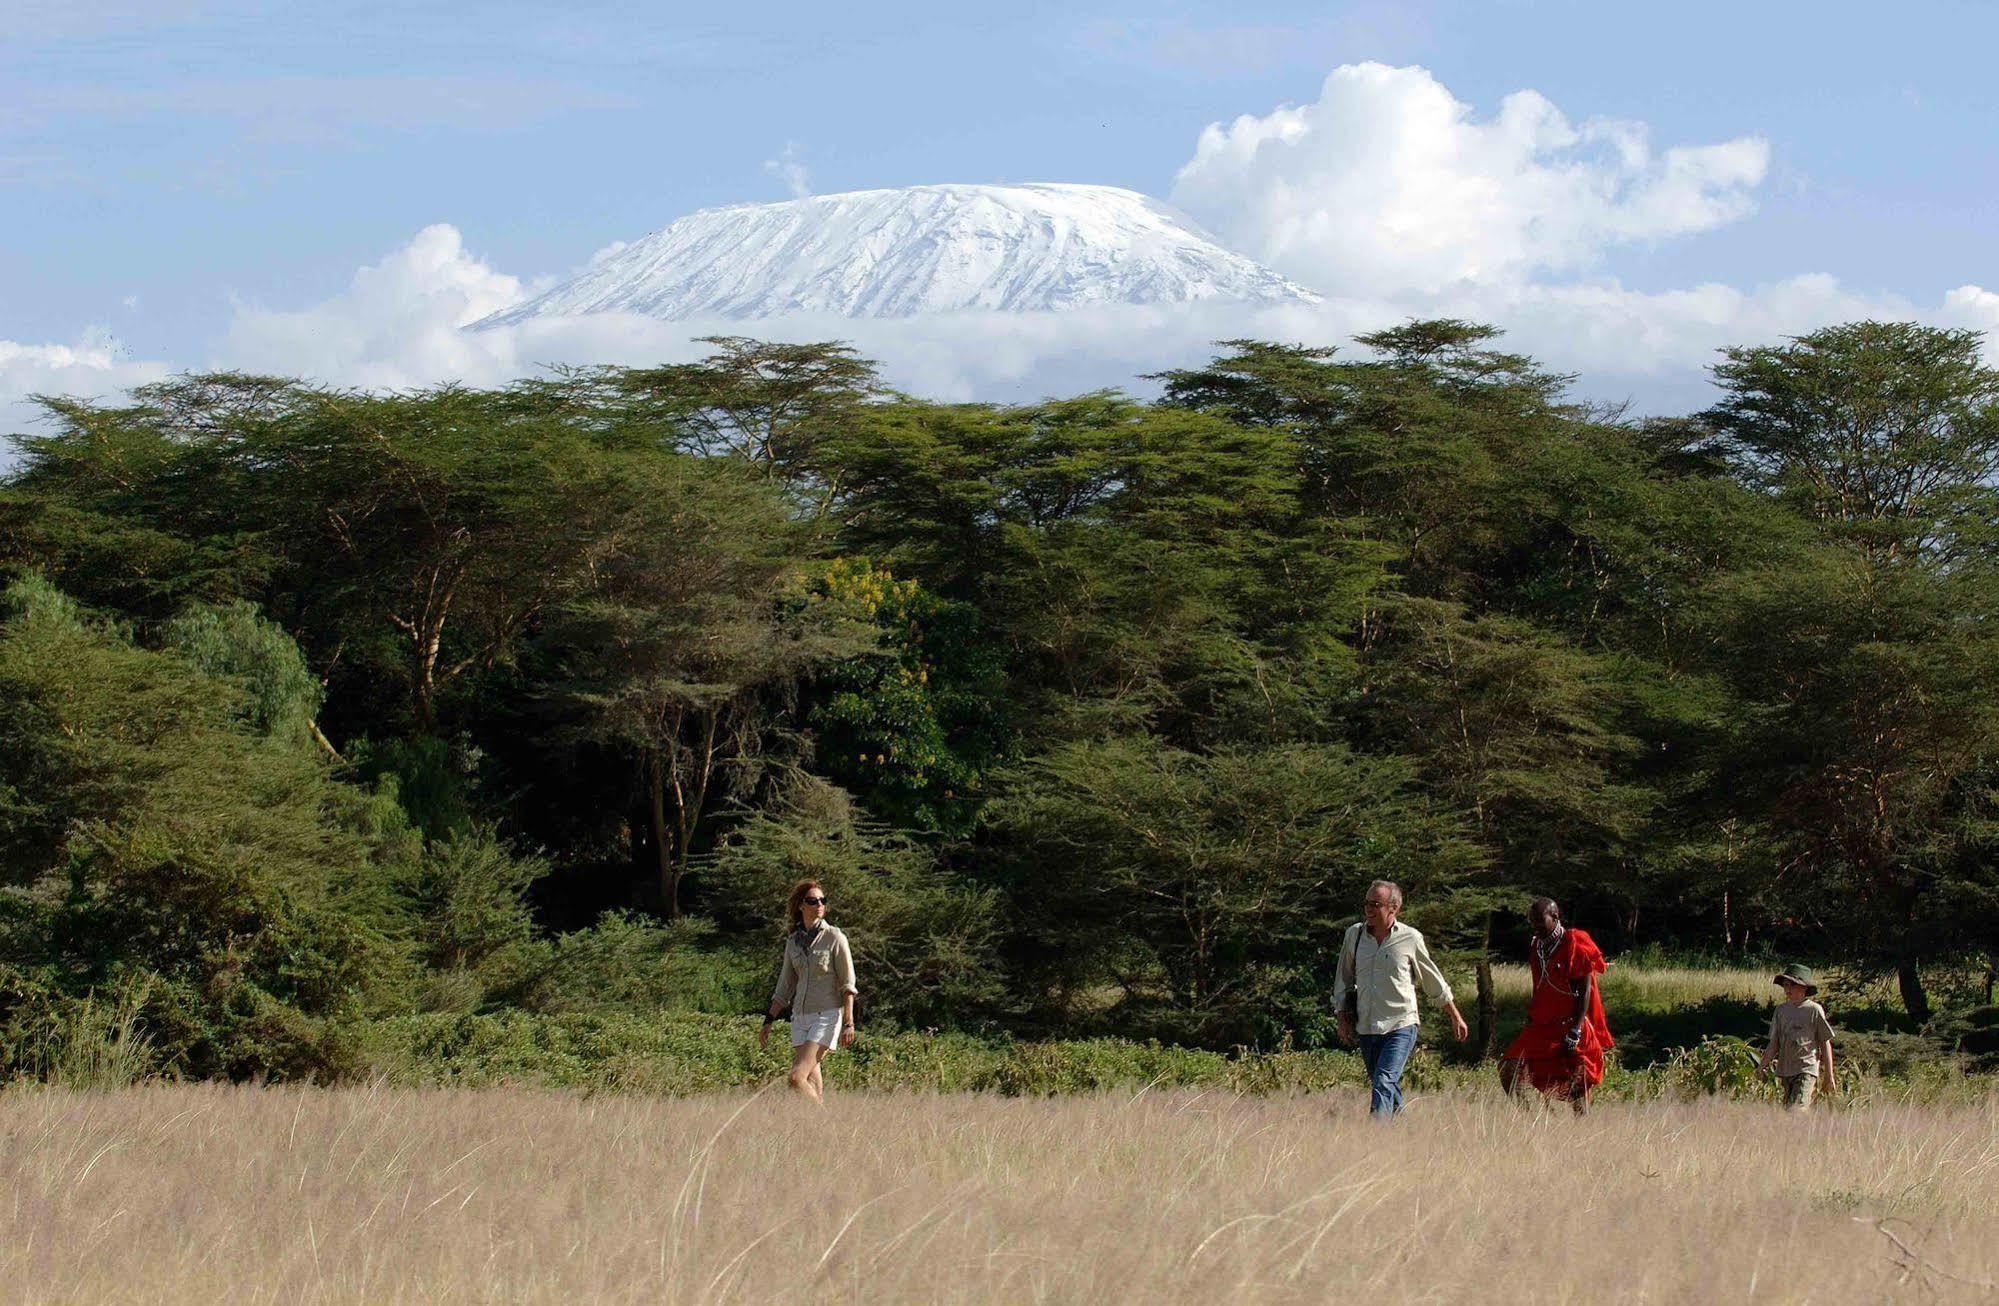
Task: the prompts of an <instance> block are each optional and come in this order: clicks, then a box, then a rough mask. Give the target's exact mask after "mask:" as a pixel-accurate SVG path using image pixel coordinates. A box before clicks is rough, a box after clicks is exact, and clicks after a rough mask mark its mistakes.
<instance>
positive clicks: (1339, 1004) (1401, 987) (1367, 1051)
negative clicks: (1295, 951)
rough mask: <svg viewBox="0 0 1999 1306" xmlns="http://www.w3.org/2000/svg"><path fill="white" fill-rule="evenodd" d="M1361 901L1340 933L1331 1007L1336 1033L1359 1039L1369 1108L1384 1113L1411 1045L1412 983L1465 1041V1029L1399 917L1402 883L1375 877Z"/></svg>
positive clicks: (1394, 1102)
mask: <svg viewBox="0 0 1999 1306" xmlns="http://www.w3.org/2000/svg"><path fill="white" fill-rule="evenodd" d="M1361 907H1362V910H1363V912H1364V913H1365V914H1364V915H1363V916H1362V917H1361V919H1360V921H1359V922H1358V923H1356V924H1354V925H1352V926H1350V927H1349V928H1348V929H1347V932H1346V937H1345V938H1343V939H1341V940H1340V959H1339V964H1338V965H1337V966H1336V967H1335V968H1334V972H1333V1009H1334V1010H1335V1011H1337V1012H1339V1015H1340V1041H1341V1042H1343V1043H1347V1044H1349V1045H1350V1044H1352V1043H1353V1041H1354V1039H1355V1037H1356V1036H1358V1037H1359V1039H1360V1055H1361V1060H1362V1061H1363V1062H1365V1063H1366V1065H1367V1080H1368V1086H1369V1089H1370V1091H1371V1093H1372V1098H1371V1102H1370V1105H1369V1108H1368V1109H1369V1111H1370V1112H1371V1113H1372V1114H1373V1115H1375V1116H1377V1117H1381V1118H1386V1117H1389V1116H1392V1115H1394V1114H1395V1113H1396V1112H1398V1111H1400V1110H1401V1109H1402V1069H1403V1067H1404V1066H1407V1065H1408V1064H1409V1054H1410V1053H1411V1052H1413V1051H1414V1050H1415V1048H1416V1027H1417V1022H1418V1016H1417V1012H1416V989H1417V987H1418V986H1419V985H1420V986H1421V987H1422V989H1423V992H1425V993H1427V994H1429V996H1430V1000H1431V1001H1433V1002H1441V1003H1443V1004H1444V1010H1445V1011H1448V1012H1450V1013H1451V1037H1452V1038H1454V1039H1456V1040H1458V1041H1459V1042H1463V1041H1464V1039H1465V1036H1466V1034H1468V1033H1469V1032H1470V1031H1469V1030H1467V1029H1466V1027H1465V1018H1464V1017H1463V1016H1462V1015H1460V1014H1459V1012H1458V1004H1457V1002H1456V1001H1455V1000H1454V999H1453V998H1452V997H1451V986H1450V984H1449V983H1448V982H1446V981H1445V979H1444V972H1442V971H1441V970H1438V969H1437V963H1436V962H1434V961H1432V960H1431V959H1430V948H1429V945H1428V944H1426V943H1424V942H1423V935H1422V932H1421V931H1419V930H1417V929H1415V928H1414V927H1412V926H1408V925H1404V924H1403V923H1402V922H1401V921H1400V920H1398V919H1397V917H1399V916H1400V915H1401V914H1402V890H1401V889H1399V888H1397V887H1396V886H1395V885H1393V884H1390V883H1389V882H1388V881H1387V880H1376V881H1375V882H1374V883H1373V884H1370V885H1369V886H1368V887H1367V896H1366V898H1365V899H1364V900H1363V901H1362V903H1361Z"/></svg>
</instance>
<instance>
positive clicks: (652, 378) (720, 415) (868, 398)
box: [584, 336, 888, 519]
mask: <svg viewBox="0 0 1999 1306" xmlns="http://www.w3.org/2000/svg"><path fill="white" fill-rule="evenodd" d="M701 343H703V344H708V345H713V346H714V347H715V352H714V353H712V354H710V355H709V356H708V357H707V358H705V359H703V360H701V361H700V362H698V363H669V364H664V365H662V366H659V367H643V368H636V367H634V368H602V369H598V370H596V371H594V372H590V373H586V374H584V376H585V378H587V381H588V385H587V387H586V391H587V393H588V394H589V395H590V396H591V402H592V403H593V404H595V405H596V406H597V407H598V408H599V410H600V411H601V412H603V413H604V414H606V415H607V416H608V418H609V420H610V421H611V422H612V423H613V424H614V425H625V424H629V423H632V422H637V423H639V424H641V425H643V426H644V427H646V428H648V429H656V430H664V431H668V432H670V433H671V434H670V438H671V440H672V441H673V446H674V447H675V448H678V449H681V450H684V451H686V452H689V453H697V454H700V455H702V456H704V457H728V458H734V459H739V460H741V461H742V462H744V463H747V464H748V465H749V466H751V467H753V468H755V469H756V470H757V472H758V474H759V475H761V476H762V477H763V478H764V479H766V480H767V481H770V482H771V483H773V484H777V485H782V486H783V487H785V488H786V489H787V490H788V491H789V492H790V493H791V494H792V496H793V498H794V501H795V505H796V507H797V509H798V511H799V512H800V513H801V515H803V516H804V517H806V518H807V519H817V518H819V517H822V516H823V515H824V514H825V513H826V511H827V510H828V509H829V507H830V506H831V505H832V503H833V502H834V501H835V499H836V498H837V497H838V495H839V492H840V489H841V484H840V478H839V475H838V473H837V472H836V471H833V470H831V469H829V468H828V467H827V466H826V463H825V460H824V458H823V457H822V451H823V447H824V446H825V444H826V442H827V441H828V440H830V439H832V438H834V437H836V436H837V435H838V434H839V432H840V431H841V430H842V429H843V428H845V427H847V426H849V425H851V424H852V423H853V422H854V421H855V420H856V419H857V418H858V416H859V415H860V413H861V411H862V409H863V407H864V406H865V405H868V404H870V403H872V402H874V401H876V400H879V399H881V398H882V397H884V396H885V395H886V394H887V393H888V392H887V390H886V388H885V387H884V386H883V385H882V383H881V380H880V377H879V374H878V372H877V370H876V367H875V365H874V364H873V363H872V362H870V361H868V360H867V359H864V358H862V357H860V356H859V355H858V354H856V353H855V352H854V351H853V350H852V349H851V348H849V347H848V346H846V345H843V344H838V343H834V342H825V341H822V342H816V343H810V344H784V343H776V342H770V341H763V340H753V339H750V338H748V337H745V336H704V337H702V338H701Z"/></svg>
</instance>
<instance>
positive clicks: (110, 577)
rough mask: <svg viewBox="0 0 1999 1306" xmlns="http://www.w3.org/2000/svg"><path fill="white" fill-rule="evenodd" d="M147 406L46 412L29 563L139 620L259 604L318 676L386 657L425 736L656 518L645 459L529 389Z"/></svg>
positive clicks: (270, 385) (261, 395) (155, 394)
mask: <svg viewBox="0 0 1999 1306" xmlns="http://www.w3.org/2000/svg"><path fill="white" fill-rule="evenodd" d="M134 399H135V402H134V403H133V404H130V405H127V406H123V407H98V406H93V405H89V404H82V403H78V402H74V401H63V402H51V403H50V404H48V405H47V407H48V410H49V412H50V413H51V415H52V416H53V417H55V418H56V421H57V430H56V432H55V433H54V434H53V435H50V436H46V437H42V438H39V439H35V440H30V441H26V442H25V443H24V451H25V453H26V462H25V465H24V468H23V471H22V473H21V475H20V477H19V478H18V479H17V481H16V484H15V502H16V504H17V508H16V511H17V512H18V513H19V514H20V515H21V517H22V518H24V519H25V520H24V525H25V526H26V527H27V528H28V530H29V533H30V534H31V535H32V536H34V537H36V538H37V540H38V543H37V544H34V545H31V552H30V556H31V558H32V560H33V561H35V562H36V563H37V564H39V565H42V566H44V567H46V568H47V569H48V570H50V571H51V572H52V573H53V574H55V575H57V576H59V577H61V578H63V579H64V580H65V581H70V580H72V579H74V580H75V581H76V582H78V584H77V587H78V588H79V589H81V590H82V591H83V592H84V593H86V594H88V595H90V596H91V597H93V598H102V599H109V600H111V601H115V602H119V603H120V604H121V606H126V607H128V608H130V607H133V606H137V607H139V608H140V609H141V610H142V611H144V610H146V609H147V608H148V607H151V608H154V609H157V607H158V606H160V605H159V603H158V601H157V599H154V598H153V597H152V595H153V593H154V592H155V591H159V592H161V593H163V594H164V595H166V596H168V597H178V596H180V595H182V594H186V593H190V592H191V593H193V594H194V595H196V596H199V597H212V598H235V597H244V598H250V599H254V600H257V601H259V602H260V605H261V606H262V607H263V608H264V609H265V611H267V612H269V613H270V614H271V615H272V616H273V617H274V618H275V619H276V620H278V621H279V622H280V623H282V624H283V625H284V626H285V627H286V628H287V629H288V630H290V631H291V632H292V633H293V634H294V635H295V636H296V637H297V638H298V639H299V641H300V643H301V644H302V645H303V646H304V647H305V649H306V652H307V655H308V657H309V658H310V659H311V661H312V664H313V668H314V670H315V672H316V673H317V674H318V675H320V676H321V677H322V678H325V677H329V676H335V675H338V674H340V673H342V671H343V670H344V669H345V668H346V666H347V665H349V664H351V663H353V662H355V661H360V662H364V663H369V664H374V665H375V666H378V667H379V668H380V669H381V673H382V674H383V675H385V676H386V677H387V678H388V679H390V680H391V681H392V682H393V683H395V684H397V685H398V686H399V687H400V688H401V689H402V691H403V693H404V695H405V697H406V701H407V703H408V705H409V710H410V714H411V717H412V718H413V720H414V722H415V724H416V727H417V728H418V729H419V730H422V731H430V730H434V729H435V728H436V726H437V723H438V702H439V698H440V696H441V695H443V694H444V693H446V692H447V691H448V690H450V689H451V688H452V686H453V685H454V684H455V683H456V682H458V681H459V680H460V679H461V678H462V677H464V676H465V675H467V674H468V673H471V672H475V671H479V670H484V669H489V668H491V667H492V666H494V665H495V664H497V663H499V662H502V661H504V660H506V659H507V658H509V657H510V656H511V655H512V654H513V652H514V650H515V649H516V648H517V647H518V644H519V641H520V639H521V637H522V635H523V634H524V633H525V632H526V631H527V630H528V629H529V627H530V626H531V625H532V623H533V622H534V621H536V620H537V619H538V618H539V617H540V616H541V615H542V614H543V613H545V612H546V611H547V610H548V609H549V608H550V607H551V606H552V605H554V604H557V603H560V602H562V601H563V600H565V599H567V598H569V597H572V596H574V595H576V594H579V593H582V592H585V591H587V590H588V588H589V587H590V586H591V585H592V584H593V583H594V578H595V576H596V574H597V571H598V569H599V568H600V567H601V566H602V564H603V563H604V562H605V560H606V559H607V558H609V557H610V556H612V555H613V554H615V553H617V552H618V551H619V550H620V549H621V548H623V547H625V543H626V541H627V540H628V539H629V538H630V536H631V535H632V534H633V532H634V529H635V522H642V521H643V519H644V517H645V514H646V512H647V511H648V509H647V505H646V504H645V502H644V500H643V498H642V497H637V496H636V495H635V494H634V492H633V485H632V482H631V479H630V475H629V470H630V467H631V466H632V458H633V455H632V454H630V453H628V452H626V451H624V450H621V449H619V448H616V447H613V446H611V445H610V444H609V443H608V442H607V441H606V440H605V439H604V438H603V437H602V436H601V435H600V434H599V433H598V432H596V431H594V430H592V429H590V428H589V427H588V426H587V425H585V424H584V423H581V422H579V421H577V420H575V418H574V416H573V414H571V413H570V412H567V411H565V410H564V409H563V407H562V406H561V405H559V404H557V403H554V402H549V401H543V400H542V399H540V398H539V397H538V396H535V395H532V394H528V393H526V392H524V393H522V394H516V393H513V392H507V391H498V392H474V391H468V390H463V389H459V388H456V387H450V386H447V387H443V388H440V389H436V390H430V391H423V392H419V393H415V394H404V395H385V396H383V395H361V394H352V393H347V392H341V391H330V390H323V389H318V388H314V387H309V386H305V385H301V384H298V383H280V382H275V381H269V380H267V379H260V378H240V377H230V376H196V377H187V378H181V379H178V380H175V381H172V382H166V383H162V384H160V385H157V386H149V387H145V388H142V389H141V390H139V391H137V392H135V394H134ZM105 524H111V525H113V527H114V528H113V529H110V530H101V529H100V527H101V526H103V525H105ZM121 540H133V541H135V542H136V541H141V540H142V541H144V542H145V547H143V548H140V549H138V550H135V551H134V553H133V554H132V555H131V556H129V557H125V558H122V559H121V558H120V557H119V556H118V554H117V552H116V550H115V549H114V548H108V547H107V545H111V546H115V545H117V544H119V542H120V541H121Z"/></svg>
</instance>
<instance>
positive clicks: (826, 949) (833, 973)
mask: <svg viewBox="0 0 1999 1306" xmlns="http://www.w3.org/2000/svg"><path fill="white" fill-rule="evenodd" d="M859 992H860V990H859V989H858V988H856V987H854V950H853V949H852V948H851V947H849V946H848V944H847V936H846V935H844V934H842V933H841V932H840V931H839V930H838V929H837V928H836V927H834V926H831V925H822V926H820V927H819V932H818V933H817V934H815V935H813V936H812V942H811V943H810V944H808V945H806V946H804V947H800V946H799V942H798V931H797V930H793V931H792V932H791V933H789V934H787V935H785V936H784V965H783V968H782V969H781V970H779V971H778V975H777V990H776V991H775V992H773V993H772V994H771V996H770V1000H771V1003H772V1005H775V1006H782V1005H783V1004H785V1003H787V1002H788V1003H790V1004H791V1014H792V1015H794V1016H804V1015H808V1014H810V1013H812V1012H815V1011H831V1010H833V1009H834V1008H836V1007H839V1006H842V1005H844V1000H845V998H846V995H847V994H849V993H859Z"/></svg>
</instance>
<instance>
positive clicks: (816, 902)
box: [799, 898, 826, 907]
mask: <svg viewBox="0 0 1999 1306" xmlns="http://www.w3.org/2000/svg"><path fill="white" fill-rule="evenodd" d="M799 901H800V902H802V903H804V904H805V905H806V906H807V907H824V906H825V905H826V900H825V899H824V898H800V899H799Z"/></svg>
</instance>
